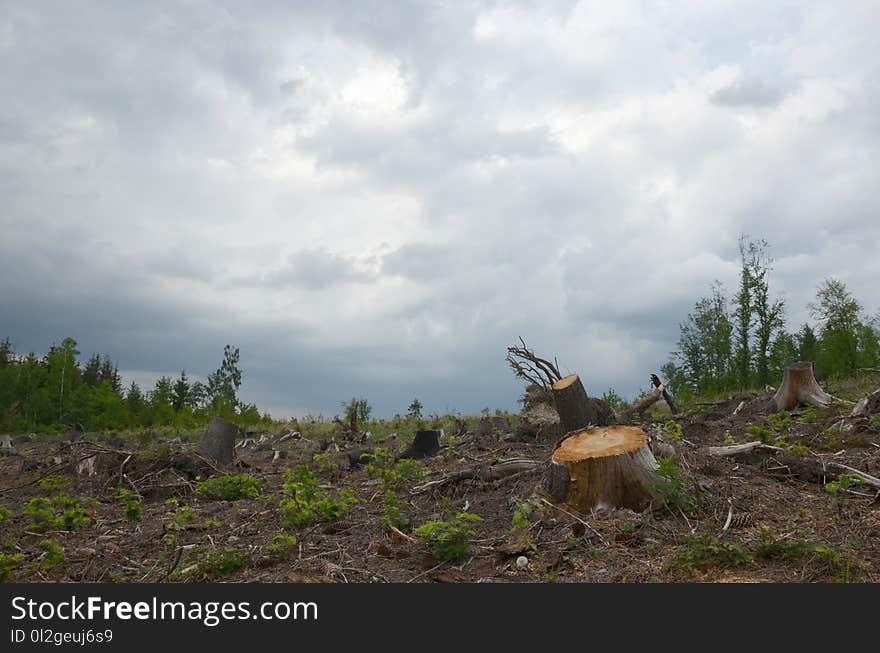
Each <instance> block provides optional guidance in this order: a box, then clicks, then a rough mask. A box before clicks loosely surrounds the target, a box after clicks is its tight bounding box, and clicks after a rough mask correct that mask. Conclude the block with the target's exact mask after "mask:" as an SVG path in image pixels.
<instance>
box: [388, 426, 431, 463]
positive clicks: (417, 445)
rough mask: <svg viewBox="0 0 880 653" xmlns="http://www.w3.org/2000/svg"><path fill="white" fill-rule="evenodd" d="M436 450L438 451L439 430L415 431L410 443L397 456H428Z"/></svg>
mask: <svg viewBox="0 0 880 653" xmlns="http://www.w3.org/2000/svg"><path fill="white" fill-rule="evenodd" d="M438 451H440V431H416V437H415V439H414V440H413V441H412V444H411V445H409V448H408V449H407V450H406V451H404V452H403V453H402V454H400V455H399V456H398V458H413V459H419V458H430V457H431V456H434V455H436V454H437V452H438Z"/></svg>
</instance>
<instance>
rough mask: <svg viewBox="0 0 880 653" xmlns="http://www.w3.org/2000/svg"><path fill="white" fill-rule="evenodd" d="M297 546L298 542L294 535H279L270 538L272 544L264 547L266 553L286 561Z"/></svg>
mask: <svg viewBox="0 0 880 653" xmlns="http://www.w3.org/2000/svg"><path fill="white" fill-rule="evenodd" d="M297 544H298V540H297V539H296V536H295V535H288V534H287V533H279V534H278V535H276V536H275V537H273V538H272V544H269V545H268V546H267V547H266V553H269V554H271V555H273V556H275V557H277V558H281V559H283V560H286V559H287V558H289V557H290V556H291V554H292V553H293V551H294V550H295V549H296V545H297Z"/></svg>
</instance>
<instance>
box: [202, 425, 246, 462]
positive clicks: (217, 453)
mask: <svg viewBox="0 0 880 653" xmlns="http://www.w3.org/2000/svg"><path fill="white" fill-rule="evenodd" d="M236 435H238V427H237V426H236V425H235V424H233V423H232V422H230V421H229V420H225V419H223V418H222V417H215V418H214V419H212V420H211V423H210V424H208V428H207V430H206V431H205V435H203V436H202V443H201V445H200V447H199V451H200V452H201V453H202V454H203V455H205V456H207V457H208V458H210V459H211V460H215V461H217V462H218V463H223V464H228V463H231V462H232V455H233V451H234V450H235V436H236Z"/></svg>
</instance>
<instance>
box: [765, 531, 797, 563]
mask: <svg viewBox="0 0 880 653" xmlns="http://www.w3.org/2000/svg"><path fill="white" fill-rule="evenodd" d="M808 551H809V544H807V543H806V542H805V541H804V540H801V539H794V540H791V539H787V538H777V537H776V536H775V535H774V534H773V533H771V532H770V531H768V530H767V529H763V530H762V531H761V532H760V533H759V534H758V543H757V545H755V555H756V556H757V557H759V558H762V559H764V560H783V561H785V562H792V561H795V560H800V559H801V558H803V557H804V556H805V555H806V554H807V552H808Z"/></svg>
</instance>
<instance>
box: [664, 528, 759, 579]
mask: <svg viewBox="0 0 880 653" xmlns="http://www.w3.org/2000/svg"><path fill="white" fill-rule="evenodd" d="M751 560H752V556H751V555H750V554H749V552H748V550H747V549H746V548H745V547H742V546H740V545H739V544H736V543H734V542H723V541H721V540H719V539H718V538H716V537H713V536H712V535H709V534H708V533H704V534H700V535H686V536H685V537H684V539H683V540H682V544H681V546H680V547H679V549H678V551H677V553H676V554H675V557H674V559H673V561H672V564H671V567H673V568H678V569H684V570H688V571H690V570H694V569H700V570H705V569H710V568H712V567H717V566H723V567H739V566H740V565H744V564H746V563H748V562H751Z"/></svg>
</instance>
